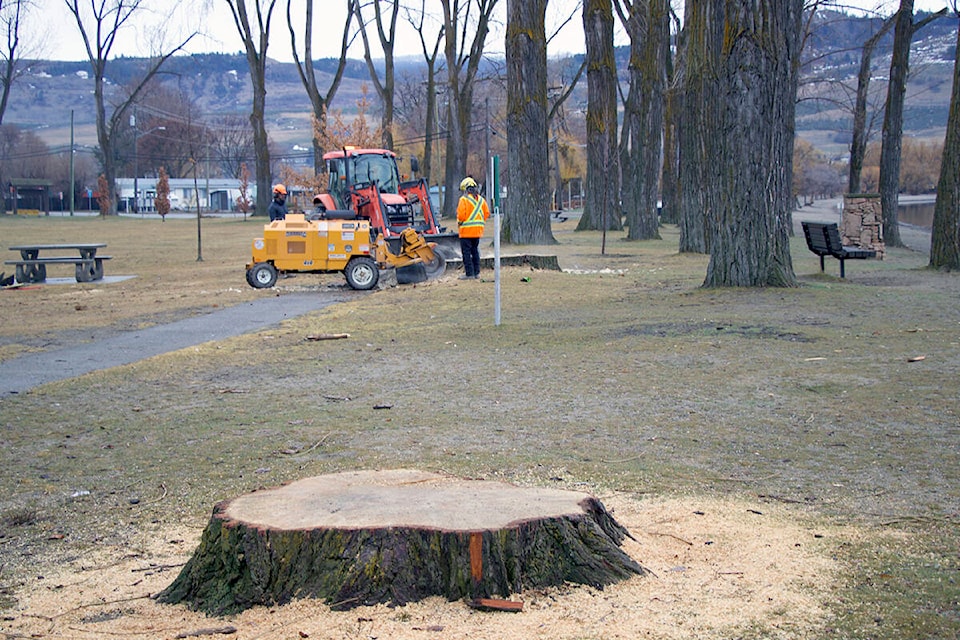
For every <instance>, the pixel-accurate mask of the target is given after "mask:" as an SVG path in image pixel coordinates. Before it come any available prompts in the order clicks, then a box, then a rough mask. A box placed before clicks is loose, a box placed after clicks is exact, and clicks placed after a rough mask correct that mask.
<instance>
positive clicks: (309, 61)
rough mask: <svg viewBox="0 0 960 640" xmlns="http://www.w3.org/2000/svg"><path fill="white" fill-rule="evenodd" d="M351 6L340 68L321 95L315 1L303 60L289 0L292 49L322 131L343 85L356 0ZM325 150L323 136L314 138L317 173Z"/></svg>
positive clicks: (308, 9) (309, 3)
mask: <svg viewBox="0 0 960 640" xmlns="http://www.w3.org/2000/svg"><path fill="white" fill-rule="evenodd" d="M345 2H346V5H347V17H346V20H344V24H343V36H342V38H341V40H340V62H339V64H338V65H337V70H336V72H334V74H333V79H332V80H331V81H330V86H329V87H328V88H327V91H326V93H324V94H323V95H321V94H320V88H319V87H318V86H317V74H316V72H315V71H314V68H313V0H306V4H305V7H304V13H305V16H304V19H303V60H301V59H300V51H299V47H298V46H297V32H296V29H294V25H293V15H292V13H291V6H292V4H293V3H292V2H291V0H287V27H288V28H289V29H290V48H291V50H292V52H293V61H294V63H295V64H296V65H297V73H299V74H300V81H301V82H302V83H303V88H304V89H305V90H306V92H307V97H308V98H309V99H310V105H311V107H312V108H313V119H314V120H315V121H316V122H317V123H318V124H319V128H320V130H321V131H322V130H323V129H324V128H326V124H327V110H328V109H329V108H330V103H331V102H333V98H334V96H336V94H337V90H338V89H339V88H340V82H341V81H342V80H343V72H344V70H345V69H346V68H347V48H348V47H349V46H350V25H351V24H352V22H353V13H354V4H356V2H355V0H345ZM323 153H324V149H323V146H322V145H321V143H320V139H318V138H317V137H314V138H313V170H314V171H315V172H316V173H321V172H323V171H324V167H323Z"/></svg>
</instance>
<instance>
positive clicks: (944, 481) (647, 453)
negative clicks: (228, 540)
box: [0, 216, 960, 640]
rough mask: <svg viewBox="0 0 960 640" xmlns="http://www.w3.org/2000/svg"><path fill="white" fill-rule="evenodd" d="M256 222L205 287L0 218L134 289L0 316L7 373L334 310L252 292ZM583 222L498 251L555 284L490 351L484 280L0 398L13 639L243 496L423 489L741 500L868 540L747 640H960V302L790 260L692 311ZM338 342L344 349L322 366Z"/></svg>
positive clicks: (541, 285) (172, 252) (546, 284)
mask: <svg viewBox="0 0 960 640" xmlns="http://www.w3.org/2000/svg"><path fill="white" fill-rule="evenodd" d="M262 224H263V223H262V220H257V221H242V220H237V219H204V220H203V221H202V227H201V238H202V239H201V247H202V257H203V260H202V261H198V260H197V253H198V246H197V242H198V239H197V233H198V230H197V222H196V220H168V221H166V222H161V221H159V220H157V219H150V218H146V219H138V218H122V219H100V218H73V219H71V218H32V219H25V218H12V217H9V216H0V237H3V239H4V243H5V244H7V245H13V244H17V243H21V242H55V241H67V240H77V241H84V242H92V241H103V242H107V243H108V245H109V246H108V247H107V249H105V251H106V252H107V253H108V254H110V255H113V256H114V259H113V260H111V261H110V262H109V263H108V264H107V265H106V272H107V275H133V276H136V277H134V278H131V279H128V280H123V281H121V282H114V283H100V284H87V285H77V284H62V285H43V286H39V287H34V288H25V289H21V290H13V291H0V320H2V322H0V359H2V358H11V357H14V356H17V355H22V354H24V353H28V352H30V351H35V350H40V349H50V348H55V347H57V346H59V345H64V344H72V343H76V342H78V341H83V340H90V339H94V338H95V337H96V336H98V335H106V334H107V333H109V332H112V331H119V330H128V329H132V328H138V327H145V326H150V325H151V324H155V323H157V322H164V321H169V320H172V319H176V318H182V317H185V316H187V315H192V314H196V313H205V312H208V311H210V310H211V309H215V308H221V307H225V306H230V305H233V304H239V303H242V302H244V301H248V300H252V299H256V298H260V297H264V296H273V297H276V298H277V304H283V296H284V295H285V294H287V293H290V292H303V291H311V290H314V291H315V290H319V289H322V288H326V287H330V286H336V287H339V286H343V278H342V277H341V276H339V275H328V276H309V275H300V276H298V277H297V278H294V279H289V280H281V281H280V285H281V286H280V287H278V288H277V289H276V290H270V291H258V290H254V289H252V288H250V287H249V286H248V285H247V284H246V282H245V281H244V273H243V268H244V263H245V261H246V260H247V259H248V256H249V245H250V240H251V239H252V238H253V237H254V236H256V235H257V234H258V231H259V229H260V228H261V225H262ZM574 224H575V221H568V222H566V223H563V224H558V225H556V226H555V234H556V237H557V239H558V241H559V244H558V245H556V246H551V247H535V248H532V247H509V248H507V250H509V251H510V252H516V251H519V252H524V251H528V252H537V253H556V254H557V255H558V258H559V261H560V265H561V267H563V268H564V269H565V270H566V271H564V272H552V271H551V272H547V271H530V270H525V269H522V268H513V267H512V268H508V269H505V270H504V272H503V274H502V324H501V325H500V326H494V323H493V304H494V298H493V296H494V285H493V283H492V273H490V272H485V273H484V274H483V276H484V281H481V282H474V281H468V282H462V281H458V280H457V279H456V277H455V276H445V277H444V278H443V279H441V280H439V281H437V282H432V283H428V284H424V285H417V286H409V285H408V286H402V287H398V288H393V289H389V290H385V291H378V292H375V293H372V294H370V295H360V296H357V298H356V299H354V300H352V301H350V302H347V303H343V304H339V305H336V306H333V307H330V308H328V309H326V310H324V311H322V312H317V313H314V314H310V315H306V316H302V317H299V318H295V319H292V320H289V321H287V322H284V323H283V324H282V325H281V326H279V327H275V328H271V329H269V330H264V331H261V332H258V333H254V334H247V335H243V336H240V337H238V338H235V339H231V340H226V341H222V342H217V343H207V344H203V345H199V346H197V347H195V348H189V349H183V350H181V351H177V352H173V353H170V354H166V355H162V356H157V357H154V358H150V359H147V360H144V361H141V362H138V363H135V364H132V365H129V366H125V367H118V368H115V369H110V370H105V371H99V372H96V373H93V374H90V375H87V376H83V377H80V378H75V379H70V380H66V381H63V382H59V383H53V384H49V385H46V386H44V387H41V388H38V389H35V390H32V391H30V392H27V393H22V394H18V395H11V396H9V397H4V398H0V445H2V446H0V467H2V468H3V470H4V472H3V474H2V475H0V613H7V612H14V611H15V610H16V607H17V604H18V601H19V599H20V598H21V597H22V595H23V593H24V592H26V591H28V590H29V589H30V588H33V587H32V585H30V584H29V582H30V580H31V579H32V578H31V576H32V575H33V574H34V573H36V572H38V571H41V570H42V567H46V566H53V565H56V564H57V563H63V562H68V561H70V560H72V559H75V558H77V557H82V556H83V555H84V554H85V553H87V552H88V551H89V550H90V549H92V548H95V547H97V546H98V545H111V546H116V547H124V546H136V545H137V544H140V542H139V541H141V540H142V538H143V537H144V536H150V535H153V534H154V533H155V532H157V531H162V530H164V528H165V527H166V526H169V525H173V524H178V523H179V524H183V523H186V524H188V525H189V526H191V527H196V528H198V529H199V528H202V527H203V525H204V523H205V521H206V519H207V517H208V516H209V513H210V509H211V507H212V505H213V504H214V503H216V502H217V501H219V500H222V499H225V498H227V497H232V496H235V495H238V494H240V493H244V492H247V491H251V490H255V489H257V488H258V487H263V486H272V485H277V484H280V483H282V482H285V481H290V480H293V479H297V478H302V477H305V476H308V475H316V474H321V473H327V472H333V471H339V470H348V469H367V468H370V469H373V468H401V467H412V468H421V469H424V470H430V471H441V472H446V473H451V474H456V475H463V476H469V477H482V478H495V479H503V480H507V481H511V482H515V483H518V484H522V485H537V486H560V487H570V488H577V489H578V490H587V491H591V492H594V493H597V494H603V493H605V492H617V493H618V494H623V495H627V496H631V497H633V498H635V499H637V500H639V501H641V502H642V501H643V500H647V499H653V498H662V497H684V498H689V497H696V498H702V499H704V500H724V499H737V500H746V501H750V502H751V503H754V504H756V505H758V506H757V507H756V510H757V511H759V512H763V510H764V508H765V507H764V505H767V506H769V507H770V508H771V509H772V508H776V509H783V510H785V511H786V512H787V513H788V514H792V516H794V517H795V518H797V519H798V520H800V521H803V522H805V523H809V525H810V526H811V527H819V528H820V530H822V531H825V532H834V531H840V530H844V531H856V534H855V535H839V534H837V535H835V536H834V535H829V534H827V535H826V536H825V537H821V538H817V542H816V543H815V544H818V545H820V546H821V547H822V553H823V554H826V555H829V556H830V557H832V558H833V559H835V560H836V561H837V562H839V563H840V564H841V565H842V567H843V571H842V575H841V577H840V579H839V580H838V582H837V585H836V588H835V589H833V590H832V591H831V593H830V595H829V597H828V598H825V599H824V601H823V602H822V603H821V604H822V605H823V606H824V607H825V608H826V609H827V610H828V611H829V612H830V616H829V617H828V619H827V620H824V621H822V622H820V623H818V624H817V626H816V628H815V630H813V631H805V632H803V633H800V632H784V631H783V630H778V628H775V627H773V626H771V625H767V624H762V623H761V624H758V625H756V626H753V627H751V628H748V629H745V630H744V629H741V630H739V631H738V633H739V634H740V635H741V636H742V637H756V638H766V637H770V638H773V637H809V638H822V637H837V638H889V639H891V640H893V639H901V638H952V637H957V636H958V635H960V614H958V611H960V558H958V551H957V550H958V549H960V526H958V525H960V401H958V398H960V278H958V276H957V275H955V274H953V275H951V274H941V273H937V272H931V271H929V270H927V269H925V265H926V263H927V256H926V255H925V254H923V253H921V252H916V251H911V250H907V249H891V250H889V251H888V256H887V259H886V260H884V261H882V262H881V261H860V260H858V261H850V262H848V264H847V278H846V279H845V280H840V279H839V278H837V277H835V275H830V274H837V273H838V265H837V263H836V261H828V268H827V272H828V273H827V274H826V275H822V274H820V273H819V264H818V259H817V257H816V256H814V255H813V254H811V253H809V252H808V251H807V250H806V247H805V245H804V243H803V240H802V237H800V238H795V239H794V240H793V261H794V269H795V271H796V273H797V275H798V277H799V280H800V282H801V286H799V287H797V288H794V289H703V288H701V286H700V285H701V283H702V281H703V278H704V274H705V272H706V265H707V257H706V256H700V255H680V254H678V253H677V246H678V235H677V230H676V228H674V227H671V226H667V227H664V228H663V229H662V235H663V239H662V240H654V241H646V242H637V243H628V242H625V241H623V240H621V239H620V236H621V235H622V234H608V237H607V238H606V254H605V255H601V253H600V246H601V242H602V239H601V236H600V234H596V233H575V232H573V230H572V229H573V225H574ZM11 257H12V252H11ZM71 274H72V269H67V268H64V273H63V274H60V273H59V272H57V273H53V272H52V271H51V273H50V274H49V275H50V276H51V277H54V276H58V275H65V276H70V275H71ZM321 332H328V333H341V332H342V333H349V334H350V338H349V339H346V340H336V341H319V342H317V341H310V340H307V339H306V337H307V336H308V335H311V334H316V333H321ZM384 406H388V407H390V408H389V409H383V408H380V407H384ZM771 560H772V559H771ZM171 579H172V576H171ZM10 616H11V617H10V620H13V619H14V618H15V617H16V616H15V614H13V613H11V614H10ZM2 628H3V627H2V626H0V629H2ZM784 633H786V635H784ZM585 637H586V636H585ZM589 637H593V636H589ZM597 637H600V636H597ZM689 637H696V636H695V635H690V636H689Z"/></svg>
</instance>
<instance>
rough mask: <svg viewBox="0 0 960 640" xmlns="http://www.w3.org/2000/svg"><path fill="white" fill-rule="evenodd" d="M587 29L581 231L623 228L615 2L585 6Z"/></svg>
mask: <svg viewBox="0 0 960 640" xmlns="http://www.w3.org/2000/svg"><path fill="white" fill-rule="evenodd" d="M583 31H584V36H585V41H586V45H587V180H586V186H585V195H584V205H583V215H582V216H581V217H580V222H579V223H578V224H577V230H578V231H586V230H596V229H621V228H622V227H623V225H622V223H621V219H620V218H621V216H620V205H619V203H618V197H617V195H618V193H619V184H620V182H619V179H618V176H619V170H618V162H617V65H616V60H615V58H614V51H613V7H612V5H611V0H587V1H586V2H584V5H583Z"/></svg>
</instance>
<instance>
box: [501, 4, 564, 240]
mask: <svg viewBox="0 0 960 640" xmlns="http://www.w3.org/2000/svg"><path fill="white" fill-rule="evenodd" d="M546 11H547V0H507V39H506V57H507V170H508V172H509V182H508V184H509V189H510V197H509V198H508V199H507V210H506V215H505V216H504V224H503V237H504V238H505V239H506V241H507V242H513V243H517V244H553V243H555V242H556V240H554V238H553V233H552V231H551V230H550V183H549V175H550V174H549V161H548V159H547V139H548V130H547V114H548V105H547V36H546V29H545V24H544V23H545V21H546Z"/></svg>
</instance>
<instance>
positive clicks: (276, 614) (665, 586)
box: [0, 495, 840, 640]
mask: <svg viewBox="0 0 960 640" xmlns="http://www.w3.org/2000/svg"><path fill="white" fill-rule="evenodd" d="M601 499H602V501H603V503H604V504H605V505H606V506H607V508H608V509H610V510H611V511H612V512H613V514H614V517H616V518H617V520H618V521H619V522H620V523H621V524H623V525H624V526H626V527H627V528H628V529H629V530H630V531H631V533H632V535H633V536H634V537H635V538H636V540H629V539H628V540H626V542H625V544H624V549H625V550H626V551H627V552H628V553H629V554H630V555H631V556H632V557H634V558H635V559H636V560H638V561H639V562H640V563H641V564H642V565H644V566H645V567H646V568H648V569H650V570H651V571H652V572H653V574H654V575H653V576H647V577H636V578H633V579H631V580H628V581H626V582H623V583H619V584H616V585H612V586H609V587H607V588H606V589H604V590H602V591H601V590H596V589H593V588H590V587H586V586H581V585H565V586H562V587H559V588H553V589H546V590H537V591H529V592H524V593H522V594H514V595H512V596H511V597H512V598H513V599H519V600H522V601H523V602H524V606H523V611H522V612H520V613H503V612H495V613H490V612H481V611H477V610H473V609H471V608H469V607H468V606H467V605H466V604H465V603H463V602H447V601H446V600H444V599H441V598H428V599H427V600H424V601H422V602H418V603H413V604H409V605H407V606H403V607H395V608H390V607H387V606H375V607H359V608H356V609H353V610H350V611H345V612H332V611H330V610H329V609H328V608H327V607H326V606H325V605H324V604H322V603H321V602H318V601H315V600H302V601H296V602H293V603H291V604H289V605H285V606H276V607H257V608H254V609H250V610H248V611H245V612H244V613H242V614H240V615H236V616H230V617H226V618H209V617H206V616H205V615H203V614H201V613H196V612H193V611H190V610H188V609H187V608H185V607H183V606H169V605H160V604H157V603H156V602H154V601H153V600H152V599H151V598H150V595H151V594H155V593H157V592H159V591H161V590H162V589H163V588H165V587H166V586H167V585H168V584H170V582H171V581H172V580H173V578H174V577H175V576H176V574H177V572H178V571H179V568H180V566H181V565H182V564H183V563H184V562H186V560H187V559H188V558H189V557H190V555H191V554H192V552H193V550H194V548H195V546H196V544H197V543H198V541H199V536H200V533H201V531H199V530H186V529H184V530H179V531H177V530H171V531H166V532H165V535H163V536H154V537H153V539H151V540H144V541H143V547H142V549H138V550H131V549H117V548H111V549H104V550H103V552H102V553H101V554H99V557H84V558H82V559H78V560H77V561H76V562H74V563H72V564H70V565H66V566H63V567H62V569H60V570H57V571H48V572H46V573H45V575H43V577H42V579H40V578H39V576H38V577H36V579H35V580H33V581H31V582H28V583H27V584H25V585H24V586H22V587H21V588H19V589H18V590H17V592H16V597H17V600H18V605H17V607H15V608H14V609H8V610H6V611H4V612H3V619H2V622H0V630H2V631H4V632H6V633H7V634H10V635H13V636H14V637H17V636H16V634H22V635H23V636H29V637H38V638H85V639H86V638H105V637H123V638H178V637H180V638H183V637H204V636H207V637H211V638H213V637H235V638H243V639H254V638H256V639H278V640H279V639H281V638H298V637H299V638H364V639H367V638H443V639H448V638H449V639H457V638H470V639H471V640H477V639H486V638H489V639H498V640H504V639H508V640H509V639H512V638H516V639H520V638H523V639H528V638H638V637H656V638H664V639H673V638H698V639H702V638H729V637H731V636H733V635H735V634H736V633H737V631H738V630H745V629H765V630H767V632H768V633H769V634H770V635H771V637H774V636H778V635H781V634H782V635H783V636H785V637H803V636H805V635H807V634H809V633H813V632H814V631H815V629H817V628H819V627H821V626H822V625H823V624H825V622H826V620H827V618H828V616H829V613H828V611H827V610H826V609H825V607H824V606H823V603H824V601H825V598H826V594H827V592H828V591H830V590H831V588H833V587H834V586H835V584H834V583H835V580H837V579H838V576H839V573H840V570H839V567H838V565H837V563H836V561H834V560H832V559H831V555H832V554H831V549H835V548H836V545H837V544H838V539H837V538H838V537H839V534H837V533H836V532H832V531H825V530H823V529H812V528H810V526H809V525H805V524H803V523H800V522H798V521H797V519H796V518H795V517H793V516H792V515H791V514H790V513H789V512H788V511H787V510H786V509H785V508H781V507H779V506H778V505H770V504H765V505H758V504H748V503H744V502H737V501H716V500H697V499H669V500H656V501H643V502H638V501H636V500H633V499H628V498H627V497H625V496H621V495H611V496H601Z"/></svg>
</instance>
